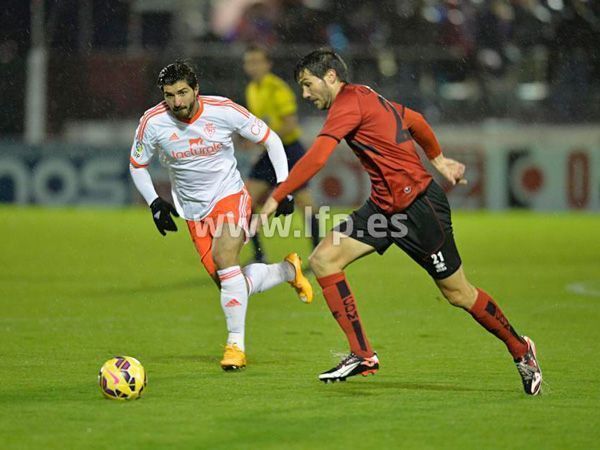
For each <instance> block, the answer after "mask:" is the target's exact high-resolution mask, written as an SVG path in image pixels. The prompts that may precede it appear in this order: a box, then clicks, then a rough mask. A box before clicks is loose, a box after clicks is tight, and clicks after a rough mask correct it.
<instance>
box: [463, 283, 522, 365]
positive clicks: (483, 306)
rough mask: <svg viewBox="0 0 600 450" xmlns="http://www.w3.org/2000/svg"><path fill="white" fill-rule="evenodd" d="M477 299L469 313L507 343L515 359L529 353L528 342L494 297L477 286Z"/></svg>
mask: <svg viewBox="0 0 600 450" xmlns="http://www.w3.org/2000/svg"><path fill="white" fill-rule="evenodd" d="M477 292H478V295H477V299H476V300H475V303H474V304H473V306H472V307H471V310H470V311H469V313H470V314H471V315H472V316H473V318H474V319H475V320H476V321H477V322H479V323H480V324H481V326H482V327H483V328H485V329H486V330H488V331H489V332H490V333H492V334H493V335H495V336H496V337H497V338H498V339H500V340H501V341H502V342H504V343H505V344H506V347H508V351H509V352H510V354H511V355H512V357H513V358H514V359H519V358H522V357H523V356H524V355H525V353H527V350H528V349H527V343H526V342H525V341H524V340H523V338H522V337H521V336H519V335H518V334H517V332H516V331H515V330H514V329H513V327H512V326H511V324H510V323H509V322H508V319H507V318H506V317H505V316H504V314H503V313H502V310H501V309H500V307H499V306H498V305H497V304H496V302H495V301H494V299H492V297H490V296H489V295H488V294H487V293H486V292H484V291H482V290H481V289H479V288H477Z"/></svg>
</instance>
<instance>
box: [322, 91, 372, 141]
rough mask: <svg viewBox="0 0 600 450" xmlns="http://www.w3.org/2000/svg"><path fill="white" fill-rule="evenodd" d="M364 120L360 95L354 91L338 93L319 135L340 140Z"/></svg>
mask: <svg viewBox="0 0 600 450" xmlns="http://www.w3.org/2000/svg"><path fill="white" fill-rule="evenodd" d="M361 121H362V113H361V110H360V103H359V102H358V97H357V96H356V94H355V93H354V92H350V93H347V94H342V95H338V97H337V98H336V100H335V102H334V103H333V105H332V106H331V109H330V110H329V114H327V119H326V120H325V125H323V128H322V129H321V132H320V133H319V136H329V137H332V138H333V139H335V140H336V141H338V142H340V141H341V140H342V139H344V137H345V136H346V135H348V134H350V133H351V132H352V131H353V130H355V129H356V128H357V127H358V126H359V125H360V123H361Z"/></svg>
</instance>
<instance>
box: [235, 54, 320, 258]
mask: <svg viewBox="0 0 600 450" xmlns="http://www.w3.org/2000/svg"><path fill="white" fill-rule="evenodd" d="M272 67H273V63H272V61H271V57H270V55H269V52H268V51H267V50H266V49H265V48H263V47H260V46H257V45H251V46H249V47H248V48H247V49H246V51H245V52H244V71H245V72H246V75H248V77H249V78H250V82H249V83H248V85H247V86H246V106H247V108H248V110H249V111H250V112H251V113H252V114H254V115H255V116H256V117H259V118H261V119H262V120H264V121H265V122H266V123H267V125H269V127H271V129H272V130H273V131H275V132H276V133H277V134H278V135H279V136H280V137H281V140H282V141H283V145H284V148H285V153H286V155H287V159H288V167H289V169H290V170H291V168H292V167H293V166H294V164H295V163H296V162H297V161H298V160H299V159H300V158H301V157H302V156H303V155H304V153H305V152H306V150H305V148H304V147H303V146H302V144H301V143H300V140H299V139H300V135H301V134H302V130H301V129H300V126H299V125H298V115H297V109H298V105H297V103H296V96H295V95H294V92H293V91H292V89H291V88H290V86H288V84H287V83H286V82H285V81H283V80H282V79H281V78H279V77H278V76H277V75H275V74H273V73H272V72H271V69H272ZM275 185H276V179H275V171H274V170H273V165H272V164H271V161H270V160H269V156H268V155H267V152H266V151H265V152H263V153H262V155H261V156H260V158H259V159H258V161H257V162H256V163H255V164H254V166H253V167H252V170H251V171H250V175H249V179H248V180H247V181H246V186H247V188H248V191H249V192H250V196H251V197H252V199H253V200H254V201H253V202H252V208H253V210H254V209H256V210H260V206H261V205H262V202H264V200H265V198H266V196H267V194H268V193H269V192H270V191H271V190H272V188H273V187H274V186H275ZM294 199H295V202H296V206H298V207H299V208H301V209H302V212H303V213H304V214H305V223H306V224H307V226H308V224H309V223H310V230H311V234H310V236H311V240H312V245H313V247H316V246H317V244H318V243H319V223H318V221H317V219H316V218H315V216H314V214H312V212H313V210H314V203H313V199H312V195H311V194H310V191H309V190H308V186H307V185H304V186H302V187H300V189H298V190H297V191H296V192H295V193H294ZM307 207H310V208H308V209H307ZM252 243H253V244H254V251H255V255H254V257H255V260H256V261H264V260H265V254H264V251H263V249H262V248H261V244H260V237H259V235H258V233H257V234H256V235H255V236H254V237H253V238H252Z"/></svg>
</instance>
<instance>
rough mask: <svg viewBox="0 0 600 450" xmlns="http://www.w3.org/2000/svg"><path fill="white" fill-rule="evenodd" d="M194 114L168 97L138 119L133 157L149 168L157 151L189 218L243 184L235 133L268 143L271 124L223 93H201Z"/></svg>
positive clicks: (201, 213) (179, 208) (177, 201)
mask: <svg viewBox="0 0 600 450" xmlns="http://www.w3.org/2000/svg"><path fill="white" fill-rule="evenodd" d="M198 102H199V105H200V108H199V109H198V112H197V113H196V115H195V116H194V117H192V118H191V119H190V120H188V121H181V120H179V119H177V118H176V117H175V115H174V114H173V113H172V112H171V110H170V109H169V107H168V106H167V104H166V102H161V103H159V104H158V105H156V106H155V107H154V108H151V109H149V110H148V111H146V113H145V114H144V115H143V116H142V118H141V119H140V124H139V126H138V128H137V130H136V133H135V139H134V141H133V145H132V147H131V154H130V162H131V164H132V165H133V166H134V167H146V166H148V164H149V163H150V160H151V159H152V157H153V156H154V154H155V153H158V156H159V159H160V162H161V164H162V165H163V166H165V167H166V168H167V169H168V171H169V177H170V179H171V192H172V195H173V202H174V203H175V208H176V209H177V212H178V213H179V215H180V216H182V217H183V218H185V219H187V220H200V219H202V218H204V217H205V216H206V215H208V214H209V213H210V211H211V210H212V208H213V207H214V205H215V204H216V203H217V202H218V201H219V200H221V199H222V198H225V197H227V196H229V195H232V194H235V193H236V192H239V191H241V190H242V188H243V187H244V183H243V181H242V177H241V175H240V173H239V171H238V170H237V161H236V159H235V156H234V147H233V141H232V135H233V134H234V133H237V134H239V135H241V136H242V137H244V138H246V139H248V140H250V141H252V142H256V143H259V142H264V141H265V140H266V138H267V137H268V135H269V133H270V129H269V127H268V126H267V125H266V124H265V123H264V122H263V121H262V120H260V119H258V118H257V117H255V116H254V115H253V114H251V113H250V112H248V110H246V108H244V107H242V106H240V105H238V104H236V103H234V102H233V101H231V100H229V99H227V98H225V97H216V96H198Z"/></svg>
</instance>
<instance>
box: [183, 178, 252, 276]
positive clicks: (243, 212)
mask: <svg viewBox="0 0 600 450" xmlns="http://www.w3.org/2000/svg"><path fill="white" fill-rule="evenodd" d="M251 214H252V199H251V198H250V195H249V194H248V191H247V190H246V188H245V187H244V188H243V189H242V190H241V191H240V192H238V193H236V194H232V195H229V196H227V197H225V198H222V199H221V200H219V201H218V202H217V204H216V205H215V206H214V208H213V209H212V210H211V212H210V213H209V214H208V215H207V216H206V217H205V218H204V219H202V220H199V221H194V220H188V221H187V225H188V229H189V230H190V236H191V237H192V241H193V242H194V245H195V246H196V250H197V251H198V254H199V255H200V261H202V264H203V265H204V268H205V269H206V271H207V272H208V273H209V274H210V276H212V277H214V276H215V274H216V273H217V267H216V266H215V262H214V261H213V257H212V243H213V239H214V236H215V232H216V230H218V229H219V227H220V226H222V225H223V224H226V223H231V224H235V225H237V226H239V227H240V228H242V230H243V232H244V234H245V241H247V240H248V226H249V225H250V216H251Z"/></svg>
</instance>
